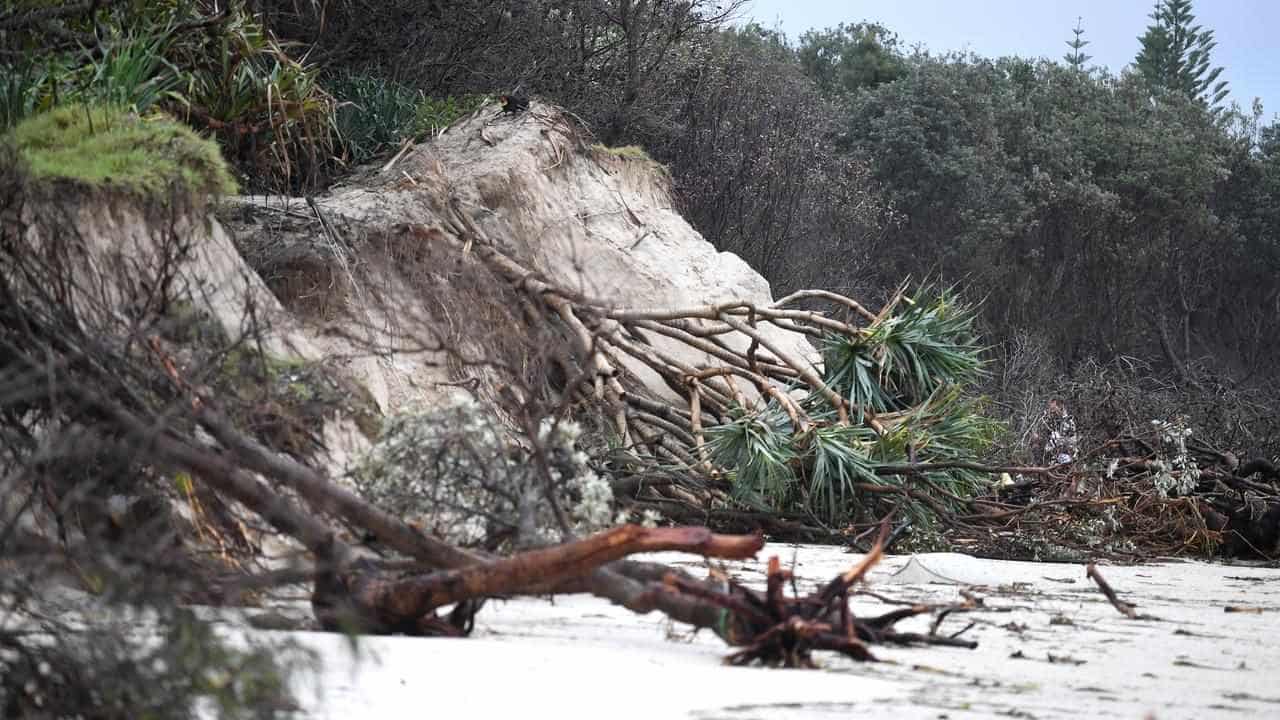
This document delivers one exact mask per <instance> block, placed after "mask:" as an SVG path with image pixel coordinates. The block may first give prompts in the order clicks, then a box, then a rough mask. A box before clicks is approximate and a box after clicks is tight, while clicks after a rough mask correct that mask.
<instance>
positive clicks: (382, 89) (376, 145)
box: [327, 73, 424, 165]
mask: <svg viewBox="0 0 1280 720" xmlns="http://www.w3.org/2000/svg"><path fill="white" fill-rule="evenodd" d="M327 85H328V87H329V90H330V92H332V93H333V95H334V97H335V98H337V99H338V106H337V113H336V125H337V129H338V135H339V136H340V137H341V143H342V149H343V150H344V151H345V153H344V154H345V159H346V161H347V162H349V163H351V164H356V165H358V164H360V163H364V162H368V161H369V160H371V159H373V158H375V157H377V156H378V155H381V154H383V153H385V152H387V151H388V150H391V149H393V148H395V147H396V146H397V145H398V144H399V143H400V141H401V140H402V139H403V138H404V137H406V136H408V135H414V134H416V133H417V115H418V106H419V105H420V104H421V103H423V102H424V98H423V96H422V93H421V92H419V91H416V90H413V89H411V88H408V87H405V86H404V85H401V84H399V83H395V82H392V81H390V80H384V79H382V78H378V77H374V76H372V75H360V74H357V73H340V74H337V75H334V76H333V77H332V78H329V79H328V80H327Z"/></svg>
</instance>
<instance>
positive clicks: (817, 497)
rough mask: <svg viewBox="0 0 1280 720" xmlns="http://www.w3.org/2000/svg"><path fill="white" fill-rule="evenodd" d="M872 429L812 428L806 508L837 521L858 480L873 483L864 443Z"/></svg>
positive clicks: (872, 465)
mask: <svg viewBox="0 0 1280 720" xmlns="http://www.w3.org/2000/svg"><path fill="white" fill-rule="evenodd" d="M874 438H875V433H874V432H873V431H871V430H870V429H868V428H865V427H860V426H856V425H845V426H841V425H832V426H829V427H821V428H817V429H815V430H814V431H813V437H812V442H811V445H810V450H811V452H812V462H811V464H810V470H809V487H808V502H809V508H810V510H811V511H812V512H813V513H814V514H816V515H820V516H822V517H824V518H825V519H826V520H827V521H828V522H832V523H834V522H837V521H838V519H839V518H840V516H841V515H842V514H844V513H847V511H848V508H849V506H850V504H851V503H852V502H853V501H854V499H855V498H856V497H857V494H858V492H857V488H856V485H857V484H858V483H877V482H879V478H877V477H876V472H875V463H874V462H873V461H872V460H871V458H870V457H869V456H868V454H867V452H868V447H869V445H870V444H871V443H872V442H873V441H874Z"/></svg>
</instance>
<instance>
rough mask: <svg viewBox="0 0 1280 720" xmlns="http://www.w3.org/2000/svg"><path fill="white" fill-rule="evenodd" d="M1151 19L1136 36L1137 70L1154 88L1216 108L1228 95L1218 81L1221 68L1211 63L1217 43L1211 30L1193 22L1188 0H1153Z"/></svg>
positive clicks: (1225, 85) (1225, 87)
mask: <svg viewBox="0 0 1280 720" xmlns="http://www.w3.org/2000/svg"><path fill="white" fill-rule="evenodd" d="M1151 19H1152V20H1153V23H1152V24H1151V25H1150V26H1148V27H1147V32H1146V33H1145V34H1143V35H1142V37H1140V38H1138V39H1139V41H1140V42H1141V43H1142V49H1141V50H1139V51H1138V56H1137V58H1136V59H1135V64H1136V66H1137V68H1138V72H1139V73H1141V74H1142V76H1143V77H1145V78H1146V79H1147V80H1148V81H1149V82H1151V83H1152V84H1153V85H1155V86H1156V87H1162V88H1166V89H1168V90H1171V91H1173V92H1177V93H1181V94H1183V95H1186V96H1187V97H1190V98H1195V99H1197V100H1199V101H1201V102H1203V103H1205V104H1206V105H1208V106H1209V107H1217V106H1218V105H1219V104H1220V103H1221V102H1222V101H1223V100H1224V99H1226V97H1227V92H1228V91H1227V83H1226V81H1225V80H1223V81H1219V80H1218V76H1220V75H1221V74H1222V68H1221V67H1211V66H1210V54H1211V53H1212V52H1213V48H1214V47H1216V46H1217V42H1216V41H1214V39H1213V31H1212V30H1205V29H1203V28H1202V27H1201V26H1199V25H1196V24H1195V20H1196V16H1195V15H1194V14H1192V12H1191V0H1156V5H1155V9H1153V10H1152V11H1151Z"/></svg>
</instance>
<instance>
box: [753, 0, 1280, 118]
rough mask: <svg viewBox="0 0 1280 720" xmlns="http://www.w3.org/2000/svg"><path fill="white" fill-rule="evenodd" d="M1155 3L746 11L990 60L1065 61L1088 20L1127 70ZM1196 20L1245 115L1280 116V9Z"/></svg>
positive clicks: (763, 1)
mask: <svg viewBox="0 0 1280 720" xmlns="http://www.w3.org/2000/svg"><path fill="white" fill-rule="evenodd" d="M1153 5H1154V2H1153V1H1152V0H752V2H751V3H750V6H749V7H748V8H747V10H746V11H745V13H744V17H745V18H746V19H755V20H756V21H758V22H760V23H761V24H762V25H765V26H769V27H773V26H775V25H780V26H781V28H782V30H783V31H784V32H786V33H787V35H788V36H789V37H791V38H792V39H793V40H795V39H797V38H799V36H800V34H801V33H803V32H804V31H805V30H808V29H810V28H813V27H818V28H823V27H834V26H835V25H836V24H837V23H840V22H859V21H862V20H870V21H875V22H879V23H881V24H882V25H885V26H886V27H888V28H889V29H890V30H892V31H894V32H896V33H897V34H898V37H899V38H900V39H901V40H902V41H903V42H904V43H905V44H906V45H907V46H912V45H915V44H916V43H921V44H923V45H924V46H925V47H927V48H929V49H930V50H936V51H944V50H965V51H972V52H975V53H978V54H979V55H985V56H990V57H998V56H1001V55H1020V56H1023V57H1048V58H1053V59H1060V58H1061V57H1062V55H1063V54H1064V53H1066V52H1067V46H1066V44H1065V43H1066V40H1067V39H1068V38H1070V37H1071V28H1073V27H1074V26H1075V23H1076V18H1077V17H1082V18H1083V23H1084V29H1085V39H1087V40H1089V41H1090V45H1089V46H1088V47H1087V48H1085V51H1086V52H1088V53H1089V54H1090V55H1093V59H1092V60H1091V61H1090V63H1091V64H1096V65H1104V66H1107V67H1109V68H1111V69H1112V70H1113V71H1116V72H1119V71H1120V69H1121V68H1123V67H1124V66H1125V65H1127V64H1129V63H1131V62H1133V58H1134V56H1135V55H1136V54H1137V52H1138V36H1139V35H1141V34H1142V33H1143V32H1145V31H1146V28H1147V25H1148V24H1149V23H1150V20H1149V18H1148V17H1147V16H1148V15H1149V14H1150V13H1151V8H1152V6H1153ZM1193 7H1194V12H1195V14H1196V21H1197V22H1198V23H1199V24H1201V25H1204V26H1205V27H1206V28H1210V29H1212V30H1213V31H1214V37H1215V39H1216V40H1217V41H1218V47H1217V49H1216V50H1215V51H1214V53H1213V63H1214V65H1221V66H1222V67H1223V68H1225V69H1224V70H1223V73H1222V77H1223V78H1224V79H1226V80H1228V81H1230V83H1231V99H1232V100H1235V101H1236V102H1239V103H1240V104H1241V105H1242V106H1244V107H1245V108H1248V107H1249V104H1250V103H1251V102H1252V101H1253V98H1254V96H1258V97H1261V98H1262V101H1263V103H1264V105H1265V106H1266V109H1267V112H1266V115H1267V117H1268V118H1270V117H1272V116H1274V115H1275V114H1276V112H1277V111H1280V1H1278V0H1198V1H1197V2H1195V3H1194V6H1193Z"/></svg>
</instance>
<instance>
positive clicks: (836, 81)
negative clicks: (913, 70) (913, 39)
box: [799, 23, 906, 94]
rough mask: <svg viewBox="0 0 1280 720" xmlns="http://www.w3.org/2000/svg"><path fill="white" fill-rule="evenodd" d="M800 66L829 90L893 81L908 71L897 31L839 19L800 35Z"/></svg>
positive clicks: (832, 91)
mask: <svg viewBox="0 0 1280 720" xmlns="http://www.w3.org/2000/svg"><path fill="white" fill-rule="evenodd" d="M799 58H800V67H802V68H803V69H804V73H805V75H808V76H809V77H810V78H812V79H813V80H814V82H816V83H818V87H820V88H822V91H823V92H824V93H826V94H834V93H840V92H852V91H855V90H857V89H859V88H864V87H875V86H876V85H880V84H882V83H887V82H893V81H894V80H897V79H898V78H899V77H901V76H902V75H903V73H905V72H906V64H905V62H904V61H903V58H902V54H901V52H900V51H899V50H898V37H897V35H895V34H893V33H891V32H889V30H888V29H887V28H885V27H884V26H883V25H879V24H877V23H856V24H850V25H846V24H844V23H840V24H839V25H837V26H836V27H835V28H834V29H831V28H828V29H826V30H810V31H808V32H806V33H805V34H803V35H801V36H800V50H799Z"/></svg>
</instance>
